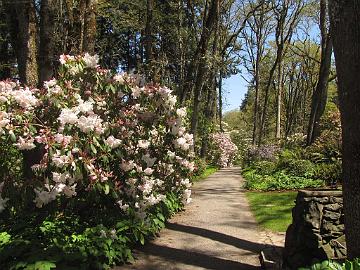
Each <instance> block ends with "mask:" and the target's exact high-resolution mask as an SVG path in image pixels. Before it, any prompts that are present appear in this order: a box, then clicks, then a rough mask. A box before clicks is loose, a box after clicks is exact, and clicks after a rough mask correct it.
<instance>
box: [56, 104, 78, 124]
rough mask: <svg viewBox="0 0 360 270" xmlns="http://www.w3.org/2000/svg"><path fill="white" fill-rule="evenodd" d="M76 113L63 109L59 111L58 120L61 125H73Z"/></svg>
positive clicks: (76, 119)
mask: <svg viewBox="0 0 360 270" xmlns="http://www.w3.org/2000/svg"><path fill="white" fill-rule="evenodd" d="M77 114H78V113H76V112H74V111H73V110H72V109H68V108H64V109H62V110H61V113H60V115H59V117H58V120H59V121H60V123H61V124H62V125H65V124H72V125H73V124H75V123H77V121H78V117H77Z"/></svg>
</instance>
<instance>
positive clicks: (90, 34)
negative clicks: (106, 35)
mask: <svg viewBox="0 0 360 270" xmlns="http://www.w3.org/2000/svg"><path fill="white" fill-rule="evenodd" d="M96 9H97V0H86V12H85V18H84V35H83V38H84V45H83V51H84V52H88V53H90V54H94V53H95V41H96Z"/></svg>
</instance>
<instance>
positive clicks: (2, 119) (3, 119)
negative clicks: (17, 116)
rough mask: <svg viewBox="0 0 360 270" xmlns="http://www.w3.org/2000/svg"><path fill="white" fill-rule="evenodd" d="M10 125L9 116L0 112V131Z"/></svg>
mask: <svg viewBox="0 0 360 270" xmlns="http://www.w3.org/2000/svg"><path fill="white" fill-rule="evenodd" d="M9 123H10V120H9V114H8V113H6V112H3V111H0V130H1V129H2V128H4V127H6V126H7V125H8V124H9Z"/></svg>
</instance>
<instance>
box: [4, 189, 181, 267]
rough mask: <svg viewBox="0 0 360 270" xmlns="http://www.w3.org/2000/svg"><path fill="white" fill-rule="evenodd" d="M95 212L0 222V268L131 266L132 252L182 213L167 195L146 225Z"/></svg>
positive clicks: (109, 212) (112, 211) (109, 211)
mask: <svg viewBox="0 0 360 270" xmlns="http://www.w3.org/2000/svg"><path fill="white" fill-rule="evenodd" d="M93 207H94V208H93V209H92V210H91V211H92V219H89V218H86V215H83V216H82V215H80V214H79V213H74V212H70V211H66V210H64V211H63V212H53V213H51V212H46V209H44V210H45V211H43V212H42V213H41V212H39V213H37V214H34V213H29V214H28V215H26V214H25V213H24V214H23V215H18V216H17V218H16V219H15V220H12V221H7V222H6V223H2V225H0V269H9V270H29V269H34V270H35V269H36V270H38V269H40V270H47V269H53V268H56V269H60V270H61V269H64V270H65V269H66V270H72V269H79V270H82V269H84V270H85V269H110V267H111V266H113V265H115V264H120V263H124V262H127V261H131V260H132V259H133V257H132V253H131V249H132V248H133V247H134V246H135V245H138V244H141V245H143V244H144V243H145V241H146V240H147V239H149V238H151V237H154V236H155V234H156V233H157V232H158V231H159V230H160V229H161V228H163V227H164V226H165V221H166V219H167V218H168V217H170V216H171V215H172V214H173V213H175V212H177V211H179V210H181V208H182V203H181V202H180V200H179V198H178V196H177V194H174V193H168V194H167V195H166V199H165V200H164V202H163V203H161V204H159V205H156V206H154V207H153V209H151V211H150V212H149V213H148V215H147V218H146V219H145V220H142V219H138V218H134V217H133V216H127V215H123V214H121V212H120V211H118V210H117V209H115V208H114V209H106V211H104V210H101V209H99V205H93ZM105 213H106V214H105ZM5 224H6V225H5Z"/></svg>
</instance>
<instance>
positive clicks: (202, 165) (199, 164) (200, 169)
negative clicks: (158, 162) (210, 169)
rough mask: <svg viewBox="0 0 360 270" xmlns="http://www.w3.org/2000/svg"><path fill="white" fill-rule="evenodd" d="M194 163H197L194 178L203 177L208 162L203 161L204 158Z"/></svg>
mask: <svg viewBox="0 0 360 270" xmlns="http://www.w3.org/2000/svg"><path fill="white" fill-rule="evenodd" d="M194 161H195V169H194V172H193V176H194V177H197V176H200V175H202V174H203V173H204V172H205V170H206V167H207V163H206V160H205V159H202V158H195V160H194Z"/></svg>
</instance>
